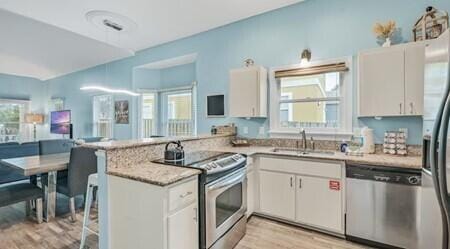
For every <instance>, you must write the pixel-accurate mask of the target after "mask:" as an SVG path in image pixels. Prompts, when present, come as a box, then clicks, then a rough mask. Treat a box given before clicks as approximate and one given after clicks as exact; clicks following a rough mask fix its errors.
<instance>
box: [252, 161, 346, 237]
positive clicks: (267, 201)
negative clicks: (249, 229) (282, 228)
mask: <svg viewBox="0 0 450 249" xmlns="http://www.w3.org/2000/svg"><path fill="white" fill-rule="evenodd" d="M258 169H259V210H257V211H258V212H260V213H261V214H264V215H267V216H272V217H274V218H280V219H284V220H287V221H291V222H294V223H298V224H301V225H306V226H308V227H313V228H317V229H320V230H325V231H329V232H332V233H336V234H341V235H343V234H344V232H345V228H344V213H345V206H344V205H345V201H344V196H345V195H344V181H343V179H342V176H343V175H345V174H344V173H345V172H344V170H345V167H344V164H343V163H341V162H330V161H323V162H322V161H318V160H303V159H299V160H295V159H291V158H289V159H284V158H276V157H270V158H264V157H261V158H260V160H259V167H258Z"/></svg>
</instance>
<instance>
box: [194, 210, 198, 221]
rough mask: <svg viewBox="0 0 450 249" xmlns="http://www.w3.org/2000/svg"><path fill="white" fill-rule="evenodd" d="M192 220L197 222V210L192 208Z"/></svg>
mask: <svg viewBox="0 0 450 249" xmlns="http://www.w3.org/2000/svg"><path fill="white" fill-rule="evenodd" d="M194 220H195V222H197V220H198V216H197V208H194Z"/></svg>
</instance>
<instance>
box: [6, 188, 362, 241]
mask: <svg viewBox="0 0 450 249" xmlns="http://www.w3.org/2000/svg"><path fill="white" fill-rule="evenodd" d="M58 197H59V198H58V205H57V216H58V217H57V218H56V219H55V220H54V221H52V222H50V223H42V224H37V223H36V222H35V221H34V220H32V219H29V218H26V217H25V211H24V210H25V205H24V204H17V205H13V206H10V207H3V208H0V249H78V248H79V240H80V235H81V227H82V219H83V213H82V212H81V210H82V206H81V202H82V200H78V203H79V205H78V206H79V210H78V213H77V218H78V221H77V222H75V223H72V222H71V221H70V218H69V215H68V208H67V207H68V200H67V199H66V198H64V197H60V196H58ZM92 218H94V219H95V218H96V212H95V209H94V210H93V212H92ZM87 245H88V248H89V249H96V248H98V244H97V237H96V236H95V235H91V236H89V238H88V241H87ZM236 248H237V249H274V248H276V249H362V248H369V247H364V246H360V245H356V244H354V243H350V242H348V241H345V240H342V239H339V238H335V237H332V236H328V235H323V234H320V233H317V232H312V231H309V230H304V229H300V228H297V227H294V226H290V225H286V224H282V223H278V222H275V221H270V220H267V219H264V218H259V217H252V218H251V219H250V220H249V223H248V228H247V235H246V236H245V237H244V238H243V240H242V241H241V242H240V243H239V245H238V246H237V247H236ZM180 249H181V248H180Z"/></svg>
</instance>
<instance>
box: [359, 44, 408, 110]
mask: <svg viewBox="0 0 450 249" xmlns="http://www.w3.org/2000/svg"><path fill="white" fill-rule="evenodd" d="M404 60H405V53H404V49H403V48H384V49H380V50H377V51H370V52H364V53H360V55H359V116H399V115H403V114H404V113H405V106H404V100H405V96H404V92H405V87H404V82H405V61H404Z"/></svg>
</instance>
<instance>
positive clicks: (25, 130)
mask: <svg viewBox="0 0 450 249" xmlns="http://www.w3.org/2000/svg"><path fill="white" fill-rule="evenodd" d="M0 104H18V105H23V112H24V113H19V132H18V137H17V138H16V140H15V142H25V141H32V140H33V139H32V126H27V124H26V123H25V115H26V114H27V113H30V106H31V101H30V100H21V99H0ZM13 142H14V141H13ZM0 143H3V142H0Z"/></svg>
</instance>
